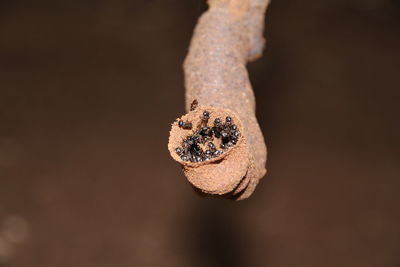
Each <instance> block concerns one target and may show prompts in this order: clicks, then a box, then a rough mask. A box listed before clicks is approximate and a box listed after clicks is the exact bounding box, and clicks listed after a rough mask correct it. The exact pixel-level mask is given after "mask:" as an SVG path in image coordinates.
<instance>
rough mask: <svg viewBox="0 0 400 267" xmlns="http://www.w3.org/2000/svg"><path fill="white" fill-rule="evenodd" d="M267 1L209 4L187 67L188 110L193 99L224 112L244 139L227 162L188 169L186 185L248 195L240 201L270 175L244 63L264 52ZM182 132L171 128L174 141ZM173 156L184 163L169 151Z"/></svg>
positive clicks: (219, 0)
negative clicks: (232, 118)
mask: <svg viewBox="0 0 400 267" xmlns="http://www.w3.org/2000/svg"><path fill="white" fill-rule="evenodd" d="M268 2H269V1H268V0H210V1H209V6H210V7H209V10H208V11H207V12H206V13H205V14H203V15H202V16H201V18H200V19H199V22H198V24H197V26H196V28H195V31H194V35H193V38H192V41H191V44H190V48H189V53H188V56H187V57H186V60H185V63H184V70H185V86H186V110H187V111H189V109H190V104H191V103H192V101H193V100H194V99H197V100H198V103H199V105H200V106H202V105H203V106H211V107H219V108H222V109H223V110H224V112H228V113H232V114H235V116H237V117H238V118H239V121H240V122H241V125H242V128H243V129H242V134H243V136H244V137H243V141H242V142H243V144H242V145H237V147H236V148H233V149H232V150H233V151H234V150H235V151H236V152H237V153H233V152H230V153H227V154H226V155H224V156H223V157H226V159H225V160H221V161H219V162H217V161H213V162H207V163H204V164H203V166H202V167H201V168H199V167H196V166H190V164H184V173H185V175H186V176H187V178H188V180H189V181H190V182H191V183H192V184H193V185H194V186H196V187H197V188H199V189H200V190H202V191H203V192H207V193H210V194H225V193H228V192H231V191H232V193H234V194H236V193H239V192H242V191H243V190H244V191H243V193H242V194H241V195H240V197H239V198H240V199H244V198H246V197H249V196H250V195H251V194H252V192H253V191H254V189H255V187H256V185H257V184H258V181H259V179H261V178H262V177H263V176H264V175H265V173H266V168H265V164H266V160H267V150H266V145H265V142H264V138H263V135H262V133H261V130H260V127H259V125H258V122H257V119H256V116H255V98H254V94H253V90H252V88H251V84H250V81H249V77H248V73H247V70H246V63H247V62H248V61H249V60H252V59H255V58H257V57H259V56H260V55H261V53H262V49H263V47H264V38H263V37H262V31H263V25H264V13H265V9H266V7H267V5H268ZM189 114H190V113H188V115H189ZM179 130H180V131H181V132H182V131H184V130H182V129H179ZM178 132H179V131H174V125H173V127H172V130H171V136H170V142H171V141H172V142H174V140H180V138H182V136H183V135H184V133H178ZM244 144H245V145H244ZM241 146H243V149H241ZM170 152H171V155H172V157H173V158H174V159H175V160H177V161H178V162H180V163H181V164H182V163H183V162H182V161H181V160H180V159H179V157H177V156H176V155H174V152H173V151H171V149H170ZM239 153H241V154H242V155H241V156H240V155H238V154H239ZM244 157H247V158H246V159H245V158H244ZM234 161H235V163H233V162H234ZM195 164H199V163H195ZM245 165H246V167H244V166H245ZM243 171H244V173H243Z"/></svg>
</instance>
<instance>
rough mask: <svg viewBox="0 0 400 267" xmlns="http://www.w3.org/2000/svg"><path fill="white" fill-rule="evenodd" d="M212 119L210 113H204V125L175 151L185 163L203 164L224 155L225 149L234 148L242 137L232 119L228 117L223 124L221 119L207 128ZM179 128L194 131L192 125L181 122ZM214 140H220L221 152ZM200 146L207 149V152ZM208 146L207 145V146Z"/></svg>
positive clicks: (202, 118) (217, 119)
mask: <svg viewBox="0 0 400 267" xmlns="http://www.w3.org/2000/svg"><path fill="white" fill-rule="evenodd" d="M209 119H210V113H209V112H208V111H204V112H203V115H202V117H201V120H202V123H201V124H200V126H199V127H198V128H197V129H196V130H195V131H194V132H193V134H192V135H190V136H188V137H186V138H185V139H184V140H183V141H182V147H178V148H176V149H175V151H176V153H177V154H178V155H179V156H180V157H181V159H182V160H183V161H190V162H202V161H206V160H210V159H212V158H215V157H218V156H219V155H221V154H222V153H224V150H225V149H228V148H229V147H231V146H234V145H235V144H236V143H237V142H238V140H239V137H240V132H239V129H238V127H237V126H236V125H235V124H234V123H233V120H232V118H231V117H226V118H225V122H224V123H223V122H222V121H221V119H220V118H216V119H215V120H214V126H210V127H209V126H207V123H208V120H209ZM178 126H179V127H181V128H183V129H192V127H193V126H192V123H190V122H187V121H186V122H184V121H182V120H181V121H179V122H178ZM214 138H220V139H221V144H220V150H219V149H217V147H216V146H215V144H214V143H213V142H212V141H213V140H214ZM200 144H202V145H204V146H205V147H206V149H205V151H204V150H203V149H202V148H201V147H200ZM206 144H207V145H206Z"/></svg>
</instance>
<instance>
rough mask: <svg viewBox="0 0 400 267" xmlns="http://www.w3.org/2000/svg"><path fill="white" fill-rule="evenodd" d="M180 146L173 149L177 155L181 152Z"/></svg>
mask: <svg viewBox="0 0 400 267" xmlns="http://www.w3.org/2000/svg"><path fill="white" fill-rule="evenodd" d="M182 151H183V150H182V148H180V147H177V148H176V149H175V152H176V153H177V154H178V155H180V154H181V153H182Z"/></svg>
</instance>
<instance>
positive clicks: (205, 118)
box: [201, 110, 210, 121]
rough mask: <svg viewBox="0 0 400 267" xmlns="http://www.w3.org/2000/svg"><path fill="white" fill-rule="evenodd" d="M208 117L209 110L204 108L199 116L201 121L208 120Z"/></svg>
mask: <svg viewBox="0 0 400 267" xmlns="http://www.w3.org/2000/svg"><path fill="white" fill-rule="evenodd" d="M209 118H210V112H208V111H207V110H205V111H204V112H203V117H202V118H201V119H202V120H203V121H208V119H209Z"/></svg>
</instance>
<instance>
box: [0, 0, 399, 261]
mask: <svg viewBox="0 0 400 267" xmlns="http://www.w3.org/2000/svg"><path fill="white" fill-rule="evenodd" d="M205 9H206V4H205V2H204V1H203V0H147V1H145V0H143V1H126V0H88V1H78V0H73V1H71V0H69V1H50V0H46V1H11V0H2V1H0V266H2V267H13V266H16V267H19V266H21V267H22V266H30V267H39V266H40V267H54V266H57V267H71V266H74V267H75V266H76V267H81V266H82V267H91V266H96V267H102V266H104V267H109V266H118V267H124V266H167V267H169V266H171V267H172V266H174V267H175V266H177V267H186V266H194V267H197V266H199V267H200V266H211V267H213V266H229V267H240V266H246V267H247V266H251V267H253V266H254V267H262V266H271V267H278V266H282V267H290V266H295V267H298V266H305V267H313V266H318V267H319V266H332V267H337V266H351V267H358V266H360V267H361V266H362V267H369V266H376V267H378V266H379V267H382V266H383V267H386V266H387V267H392V266H393V267H399V266H400V207H399V206H400V166H399V160H400V125H399V115H400V112H399V99H400V90H399V89H400V86H399V85H400V82H399V75H400V52H399V47H400V2H399V1H395V0H393V1H390V0H326V1H318V0H305V1H295V0H275V1H272V3H271V5H270V7H269V9H268V13H267V14H268V15H267V19H266V36H267V40H268V41H267V47H266V52H265V55H264V57H263V58H261V59H260V60H258V61H256V62H254V63H251V64H250V65H249V71H250V77H251V80H252V83H253V85H254V88H255V94H256V96H257V104H258V106H257V115H258V118H259V120H260V124H261V127H262V129H263V132H264V134H265V138H266V140H267V143H268V148H269V161H268V169H269V172H268V175H267V176H266V177H265V179H263V180H262V182H261V184H260V185H259V187H258V188H257V190H256V192H255V194H254V195H253V196H252V197H251V198H250V199H249V200H246V201H243V202H232V201H227V200H215V199H206V198H201V197H199V196H198V195H196V194H195V193H194V192H193V190H192V188H191V187H190V186H189V184H188V183H187V182H186V179H185V178H184V176H183V175H182V173H181V171H180V167H179V166H178V165H177V164H176V163H175V162H173V160H172V159H171V158H170V156H169V155H168V152H167V138H168V132H169V128H170V123H172V122H173V121H174V119H175V118H176V117H177V116H179V115H180V114H182V113H183V112H184V108H183V107H184V104H183V102H184V98H183V97H184V88H183V73H182V61H183V59H184V57H185V54H186V52H187V48H188V45H189V41H190V37H191V34H192V30H193V27H194V25H195V23H196V20H197V18H198V16H199V15H200V14H201V13H202V12H203V11H204V10H205Z"/></svg>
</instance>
